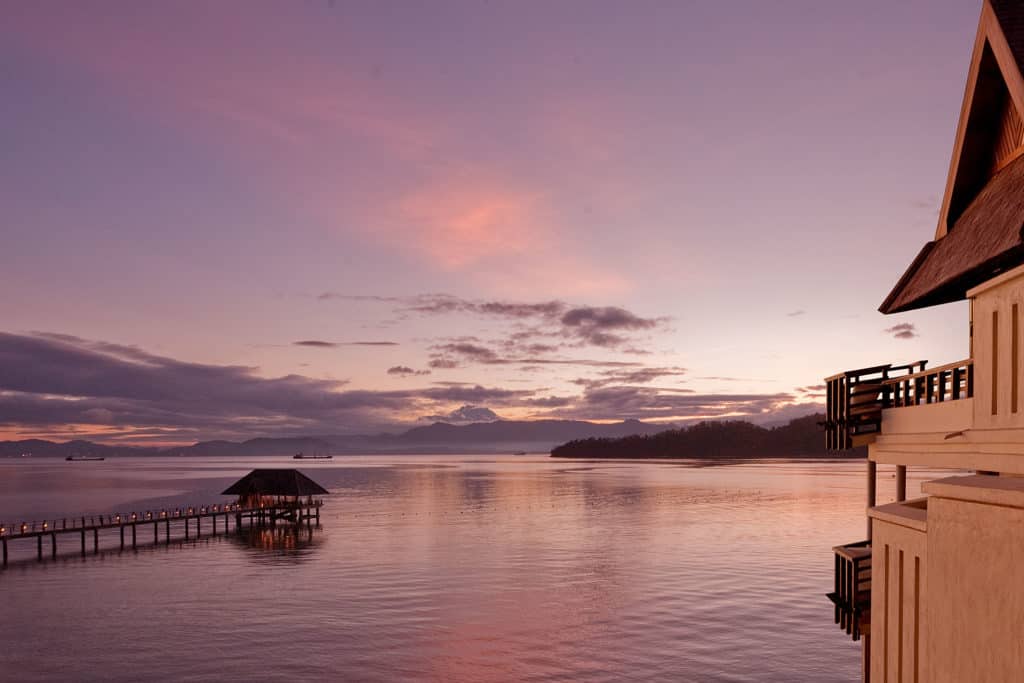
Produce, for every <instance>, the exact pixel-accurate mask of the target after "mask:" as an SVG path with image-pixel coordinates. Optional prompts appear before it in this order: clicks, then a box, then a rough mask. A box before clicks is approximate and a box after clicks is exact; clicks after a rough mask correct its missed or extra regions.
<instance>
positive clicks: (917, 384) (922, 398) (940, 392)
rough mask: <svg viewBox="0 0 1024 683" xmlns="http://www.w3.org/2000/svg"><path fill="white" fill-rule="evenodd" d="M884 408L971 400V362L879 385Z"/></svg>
mask: <svg viewBox="0 0 1024 683" xmlns="http://www.w3.org/2000/svg"><path fill="white" fill-rule="evenodd" d="M883 384H884V385H885V387H884V390H883V398H884V399H885V406H884V407H886V408H902V407H905V406H919V405H922V404H926V403H942V402H944V401H956V400H957V399H961V398H971V397H972V396H974V361H972V360H971V359H967V360H962V361H959V362H956V363H950V364H948V365H942V366H939V367H937V368H931V369H929V370H926V371H922V372H915V373H912V374H909V375H903V376H902V377H896V378H893V379H888V380H886V381H885V382H883Z"/></svg>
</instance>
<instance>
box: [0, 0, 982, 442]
mask: <svg viewBox="0 0 1024 683" xmlns="http://www.w3.org/2000/svg"><path fill="white" fill-rule="evenodd" d="M979 11H980V4H979V3H978V2H977V1H976V0H960V1H957V2H935V1H934V0H927V1H923V0H922V1H915V2H901V3H891V2H882V1H879V2H859V3H833V2H820V0H815V1H808V2H791V1H787V2H773V3H765V2H747V3H723V2H719V1H718V0H715V1H709V2H614V3H613V2H590V1H587V2H558V3H520V2H489V3H484V2H466V3H441V2H435V3H389V2H377V1H374V2H365V3H346V2H341V1H338V2H328V1H326V0H324V1H316V0H309V1H307V2H301V3H298V2H292V3H279V2H276V3H257V2H246V3H241V2H239V3H229V2H223V3H208V4H205V5H204V4H201V3H139V2H123V3H113V2H90V3H68V2H32V3H7V5H6V6H5V8H4V9H3V10H2V21H0V85H2V88H3V93H4V96H3V99H2V102H0V107H2V111H3V117H2V120H3V125H2V127H0V150H2V155H0V205H2V206H3V215H4V219H3V228H2V229H3V242H2V248H0V321H2V324H0V332H3V333H4V334H2V335H0V437H4V436H7V437H14V436H19V437H27V436H48V437H51V438H60V439H63V438H71V437H72V436H82V437H89V438H104V439H106V440H128V441H140V442H147V441H148V442H166V443H170V442H185V441H192V440H196V439H201V438H210V437H220V436H226V437H231V438H239V437H245V436H255V435H262V434H295V433H307V434H308V433H341V432H353V431H355V432H359V431H364V430H375V429H380V428H395V427H397V426H398V425H399V424H404V425H410V424H416V423H418V422H419V423H422V418H423V417H425V416H436V415H445V414H447V413H448V412H449V411H453V410H456V409H457V408H459V407H460V406H463V405H466V404H469V405H476V406H485V407H488V408H490V409H492V410H494V411H495V412H496V413H497V414H498V415H501V416H503V417H509V418H524V417H572V418H589V419H599V420H610V419H621V418H628V417H636V418H641V419H658V420H664V421H683V420H691V419H695V418H698V417H708V416H720V415H739V416H753V417H756V418H757V419H760V420H764V419H765V418H766V417H767V416H768V415H769V414H770V415H775V416H785V415H791V414H795V413H800V412H807V411H808V406H807V405H806V404H805V403H806V401H807V400H819V398H817V394H816V393H815V391H814V390H811V391H799V389H800V388H804V389H806V388H807V387H811V386H814V385H818V384H820V383H821V379H822V377H824V376H825V375H828V374H831V373H833V372H836V371H839V370H843V369H847V368H851V367H860V366H864V365H874V364H878V363H883V362H905V361H909V360H916V359H920V358H927V359H929V360H931V361H932V362H933V363H942V362H947V361H953V360H958V359H960V358H964V357H966V355H967V313H966V307H965V306H964V305H962V304H955V305H950V306H945V307H940V308H939V309H936V310H928V311H922V312H916V313H909V314H903V315H898V316H890V317H885V316H882V315H881V314H879V313H877V312H876V308H877V306H878V304H879V303H880V302H881V300H882V299H883V297H884V296H885V294H886V293H887V292H888V290H889V289H890V288H891V286H892V285H893V284H894V283H895V281H896V279H897V278H898V277H899V275H900V274H901V273H902V272H903V269H904V268H905V267H906V266H907V264H909V262H910V260H911V258H912V257H913V256H914V254H915V253H916V252H917V250H918V249H919V248H920V246H921V245H922V244H923V243H924V242H925V241H926V240H928V239H930V238H931V236H932V233H933V231H934V225H935V219H936V215H937V212H938V208H939V201H940V199H941V192H942V188H943V186H944V183H945V177H946V171H947V167H948V163H949V155H950V151H951V148H952V143H953V135H954V129H955V125H956V120H957V116H958V114H959V109H960V102H961V98H962V95H963V89H964V81H965V78H966V71H967V67H968V60H969V57H970V51H971V47H972V42H973V38H974V33H975V27H976V24H977V17H978V13H979ZM903 323H907V324H910V325H913V327H912V328H910V329H911V330H912V332H911V334H913V335H916V336H913V337H912V338H910V339H907V338H905V337H907V336H908V335H907V334H903V335H899V334H895V333H898V332H900V331H901V330H902V329H905V328H898V329H897V330H894V331H893V332H886V330H887V329H888V328H892V327H894V326H896V325H899V324H903ZM41 333H45V334H41ZM300 341H304V342H328V343H327V344H322V343H314V344H308V343H307V344H295V342H300ZM355 342H390V343H389V344H366V343H355ZM627 364H628V365H627ZM808 397H809V398H808ZM794 403H797V404H800V405H796V406H793V405H792V404H794Z"/></svg>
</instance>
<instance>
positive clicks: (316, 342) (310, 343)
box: [292, 339, 399, 349]
mask: <svg viewBox="0 0 1024 683" xmlns="http://www.w3.org/2000/svg"><path fill="white" fill-rule="evenodd" d="M292 344H293V345H294V346H306V347H311V348H317V349H336V348H338V347H341V346H398V345H399V344H398V342H393V341H352V342H329V341H323V340H320V339H304V340H302V341H296V342H292Z"/></svg>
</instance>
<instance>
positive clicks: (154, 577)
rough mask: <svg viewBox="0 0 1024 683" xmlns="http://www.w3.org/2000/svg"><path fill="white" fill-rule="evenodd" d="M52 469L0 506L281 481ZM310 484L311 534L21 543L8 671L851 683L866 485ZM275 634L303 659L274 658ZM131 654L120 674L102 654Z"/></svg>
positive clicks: (192, 471) (427, 480)
mask: <svg viewBox="0 0 1024 683" xmlns="http://www.w3.org/2000/svg"><path fill="white" fill-rule="evenodd" d="M62 464H63V463H56V462H53V463H39V462H37V463H31V464H25V463H21V462H18V463H0V474H2V475H3V483H2V484H0V494H3V489H5V488H7V489H11V490H14V489H17V490H20V491H21V492H22V493H25V488H24V487H25V485H26V482H33V481H35V482H39V481H45V482H46V484H45V486H42V487H40V490H38V491H37V493H36V496H35V499H34V500H35V503H34V505H35V506H36V509H37V510H39V511H46V514H52V513H54V512H59V511H61V510H60V508H61V506H62V504H63V503H65V502H67V500H68V496H66V495H65V493H66V492H65V491H64V489H63V488H62V487H69V488H70V487H76V490H77V491H79V492H81V491H83V490H85V491H92V493H90V494H89V498H90V500H91V501H92V502H93V503H94V505H95V507H94V509H95V510H96V511H98V512H102V511H103V510H104V509H106V508H111V509H112V508H114V507H118V506H123V505H124V504H126V503H133V502H134V503H137V504H138V505H139V506H140V507H146V506H150V507H152V506H154V505H155V504H157V503H160V504H163V503H168V502H178V504H183V503H190V502H200V501H201V502H203V503H211V502H215V501H217V500H220V499H219V498H218V497H216V496H215V495H214V493H213V492H216V491H219V490H222V488H223V485H224V484H225V483H226V482H229V481H231V480H233V479H234V478H237V476H238V475H240V474H242V473H244V472H245V471H247V470H248V469H249V468H250V467H251V466H257V465H258V466H262V467H266V466H281V467H289V466H291V465H290V464H286V463H285V462H284V460H283V459H282V460H281V462H280V463H277V464H276V465H275V461H274V460H273V459H261V460H259V461H247V462H239V461H236V460H224V459H219V460H214V459H209V460H207V459H195V460H191V459H189V460H187V462H182V459H175V460H136V459H124V460H118V461H113V462H111V461H108V462H107V463H99V464H101V465H103V466H104V467H103V468H95V469H91V470H83V469H81V468H79V469H76V470H74V471H73V473H71V474H70V475H69V476H68V477H67V478H66V479H62V476H63V474H62V473H64V472H69V470H67V469H62V468H61V465H62ZM302 469H303V470H304V471H305V472H306V473H307V474H309V475H310V476H311V477H312V478H313V479H315V480H316V481H318V482H319V483H321V484H323V485H324V486H325V487H327V488H328V489H329V490H330V491H331V492H332V495H330V496H328V497H327V501H326V505H325V507H324V508H323V520H322V527H321V528H320V529H315V530H313V531H312V532H310V530H308V529H305V528H304V529H300V530H298V531H297V532H296V531H293V530H289V529H286V528H279V529H274V530H267V531H263V532H253V534H252V535H244V536H243V537H241V538H239V537H231V538H224V537H220V538H219V539H217V540H212V539H207V538H204V539H203V540H202V541H200V542H199V543H198V544H195V547H192V544H180V547H178V546H176V547H174V548H172V549H170V550H169V549H168V548H166V547H156V548H142V549H140V550H139V551H138V552H135V553H132V552H125V553H118V552H115V551H113V550H111V551H110V552H105V553H101V555H100V556H98V557H91V556H90V557H86V558H85V559H82V558H79V557H77V556H76V555H75V554H74V553H73V552H70V553H69V554H67V555H62V558H61V559H58V560H56V561H52V560H47V561H46V562H43V563H42V564H37V563H36V562H35V561H34V560H33V559H32V550H33V548H31V547H27V546H29V545H32V544H26V547H25V548H23V549H21V550H19V551H18V552H19V553H21V554H20V555H17V556H15V557H13V558H12V559H13V560H14V562H13V564H12V566H11V568H10V569H8V570H7V572H5V573H4V574H2V575H0V590H2V592H3V595H4V598H5V601H6V607H7V609H6V612H7V614H9V615H16V617H15V618H8V619H5V620H2V622H0V641H2V642H4V643H5V644H6V646H7V647H6V649H5V659H6V660H7V662H8V664H9V665H10V666H13V667H14V668H13V669H6V667H5V670H14V671H18V672H19V675H18V680H43V679H46V678H53V677H55V676H57V677H59V674H60V673H61V672H63V673H65V674H66V673H67V672H69V671H73V672H77V673H79V674H81V675H80V676H76V677H77V678H80V679H83V680H84V679H90V678H95V679H100V678H102V679H103V680H124V681H129V680H138V679H139V678H140V676H142V677H145V678H146V679H148V680H171V679H174V680H179V679H182V678H193V679H196V680H205V679H207V678H215V677H216V678H222V679H226V680H237V679H246V678H257V677H258V678H260V679H261V680H285V679H288V680H305V679H313V678H320V679H334V680H341V679H345V680H381V681H383V680H466V681H499V680H502V681H507V680H566V679H572V680H594V681H613V680H614V681H618V680H628V679H637V680H652V679H661V680H683V681H686V680H694V681H709V680H722V681H726V680H757V681H766V680H777V681H804V680H806V681H848V680H855V679H856V677H857V675H858V672H859V650H858V648H857V646H856V644H854V643H852V642H850V641H848V639H846V638H845V636H844V634H843V633H842V632H841V631H839V629H838V627H836V626H835V625H834V624H833V623H832V610H831V607H830V604H829V603H828V601H827V600H826V598H825V597H824V594H825V593H826V592H827V591H828V590H830V587H831V581H832V576H831V568H832V563H831V551H830V549H831V546H833V545H836V544H838V543H843V542H848V541H852V540H858V539H860V538H861V537H862V536H863V533H864V530H863V528H862V527H863V482H864V474H863V463H862V462H824V461H817V462H751V463H745V464H729V465H721V466H713V467H695V466H690V465H687V464H681V463H667V462H656V463H655V462H649V463H629V462H605V463H592V462H574V461H569V462H566V461H554V460H551V459H546V458H523V457H516V458H513V457H481V456H476V457H453V456H444V457H441V456H405V457H390V456H387V457H385V456H374V457H369V456H366V457H346V458H340V459H335V461H333V462H331V463H324V464H320V463H318V464H314V465H311V466H304V467H303V468H302ZM44 470H45V474H46V476H43V473H44ZM882 475H883V477H882V482H883V488H882V489H881V490H880V499H881V500H883V501H884V500H885V498H886V496H887V495H890V492H889V491H888V489H887V488H885V484H886V479H885V473H884V472H883V473H882ZM113 480H116V481H117V482H118V486H116V487H110V486H109V485H108V484H109V483H110V482H111V481H113ZM916 481H917V480H912V483H911V485H910V489H911V493H913V489H914V488H915V484H916ZM62 482H63V483H62ZM175 484H177V487H181V488H179V492H178V493H173V494H170V495H168V494H166V493H165V492H166V490H167V489H174V488H177V487H176V486H175ZM186 489H187V490H186ZM154 491H155V492H157V495H156V496H152V497H147V496H146V493H147V492H154ZM28 493H31V491H28ZM118 496H120V497H118ZM211 496H213V497H211ZM70 498H72V499H74V498H76V496H75V495H73V496H70ZM7 505H8V503H6V502H5V503H4V504H3V509H2V510H0V515H3V519H4V520H5V521H6V519H7V517H9V516H10V515H11V511H10V510H9V509H8V507H7ZM72 512H73V511H72ZM14 545H16V544H12V549H13V547H14ZM70 550H73V549H70ZM213 623H216V624H219V625H220V626H222V627H224V628H218V629H210V628H208V627H206V626H204V625H206V624H213ZM69 633H73V634H75V637H74V639H73V640H74V642H73V643H72V644H71V645H70V646H69V645H67V641H68V634H69ZM282 633H286V634H287V640H288V641H289V642H291V643H295V644H301V647H296V648H282V647H280V634H282ZM125 634H131V639H132V643H133V645H132V648H131V652H130V654H129V655H126V654H125V653H124V652H122V651H119V650H118V649H111V648H108V647H104V646H102V644H103V643H108V642H111V640H117V639H119V638H122V637H123V636H124V635H125ZM267 648H273V652H274V656H273V658H272V661H271V662H269V663H268V662H266V661H265V654H266V652H267ZM167 652H183V653H188V655H187V656H184V657H167V656H165V655H166V653H167Z"/></svg>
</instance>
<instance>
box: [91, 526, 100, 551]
mask: <svg viewBox="0 0 1024 683" xmlns="http://www.w3.org/2000/svg"><path fill="white" fill-rule="evenodd" d="M92 552H93V554H94V555H99V553H100V530H99V529H97V528H95V527H93V530H92Z"/></svg>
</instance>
